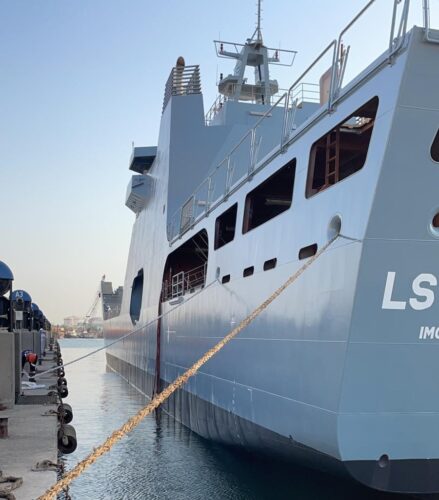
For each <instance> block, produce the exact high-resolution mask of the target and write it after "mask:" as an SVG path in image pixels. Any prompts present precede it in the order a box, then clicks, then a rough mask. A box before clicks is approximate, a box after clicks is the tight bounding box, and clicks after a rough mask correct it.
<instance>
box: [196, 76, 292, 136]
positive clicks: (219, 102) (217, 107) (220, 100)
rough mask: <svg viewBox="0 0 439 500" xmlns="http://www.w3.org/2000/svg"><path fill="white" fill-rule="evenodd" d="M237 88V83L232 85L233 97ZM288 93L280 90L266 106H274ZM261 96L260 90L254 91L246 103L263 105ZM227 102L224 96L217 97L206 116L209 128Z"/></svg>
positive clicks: (247, 97)
mask: <svg viewBox="0 0 439 500" xmlns="http://www.w3.org/2000/svg"><path fill="white" fill-rule="evenodd" d="M237 87H238V85H237V84H236V83H234V84H231V85H230V88H232V89H233V90H232V91H231V94H232V95H233V94H235V90H236V88H237ZM286 91H287V90H286V89H279V90H278V91H277V92H276V93H275V94H272V95H271V96H270V98H269V99H268V101H269V102H266V103H265V104H269V105H272V104H273V103H274V102H276V101H277V100H279V98H280V97H282V96H283V94H285V92H286ZM246 92H247V91H246ZM261 96H262V93H261V90H260V89H252V91H251V94H248V93H247V95H246V99H245V102H247V103H249V104H261ZM226 101H228V97H226V96H224V95H222V94H219V95H218V96H217V97H216V99H215V101H214V102H213V104H212V106H211V107H210V108H209V111H208V112H207V113H206V116H205V122H206V125H207V126H209V125H211V124H212V122H213V120H214V118H215V116H216V115H217V114H218V113H219V112H220V111H221V110H222V108H223V106H224V103H225V102H226Z"/></svg>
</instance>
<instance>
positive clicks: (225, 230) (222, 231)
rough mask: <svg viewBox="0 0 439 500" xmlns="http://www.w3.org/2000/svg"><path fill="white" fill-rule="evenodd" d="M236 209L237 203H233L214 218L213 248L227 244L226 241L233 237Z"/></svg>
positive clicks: (228, 241)
mask: <svg viewBox="0 0 439 500" xmlns="http://www.w3.org/2000/svg"><path fill="white" fill-rule="evenodd" d="M237 211H238V204H237V203H235V204H234V205H232V206H231V207H230V208H229V209H227V210H226V211H225V212H224V213H222V214H221V215H220V216H219V217H218V218H217V219H216V222H215V250H216V249H217V248H221V247H223V246H224V245H227V243H230V242H231V241H232V240H233V238H234V237H235V228H236V213H237Z"/></svg>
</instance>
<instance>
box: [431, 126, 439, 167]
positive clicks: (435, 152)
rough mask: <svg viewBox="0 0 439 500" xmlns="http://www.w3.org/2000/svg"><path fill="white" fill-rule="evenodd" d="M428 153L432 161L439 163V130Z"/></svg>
mask: <svg viewBox="0 0 439 500" xmlns="http://www.w3.org/2000/svg"><path fill="white" fill-rule="evenodd" d="M430 153H431V157H432V158H433V160H434V161H437V162H439V130H438V131H437V134H436V137H435V138H434V141H433V144H432V145H431V151H430Z"/></svg>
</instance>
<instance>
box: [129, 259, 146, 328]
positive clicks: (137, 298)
mask: <svg viewBox="0 0 439 500" xmlns="http://www.w3.org/2000/svg"><path fill="white" fill-rule="evenodd" d="M142 296H143V269H141V270H140V271H139V272H138V273H137V276H136V277H135V278H134V280H133V286H132V288H131V301H130V316H131V321H132V322H133V325H135V324H136V322H137V321H139V319H140V310H141V308H142Z"/></svg>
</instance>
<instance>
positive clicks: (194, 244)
mask: <svg viewBox="0 0 439 500" xmlns="http://www.w3.org/2000/svg"><path fill="white" fill-rule="evenodd" d="M208 256H209V242H208V236H207V232H206V230H205V229H203V230H202V231H200V232H199V233H197V234H196V235H195V236H194V237H193V238H191V239H190V240H188V241H186V243H183V245H181V246H180V247H179V248H177V249H176V250H174V251H173V252H172V253H171V254H169V256H168V258H167V260H166V265H165V270H164V273H163V286H162V301H163V302H165V301H167V300H170V299H173V298H176V297H180V296H182V295H185V294H186V293H191V292H193V291H195V290H197V289H199V288H202V287H203V286H204V285H205V284H206V271H207V261H208Z"/></svg>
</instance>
